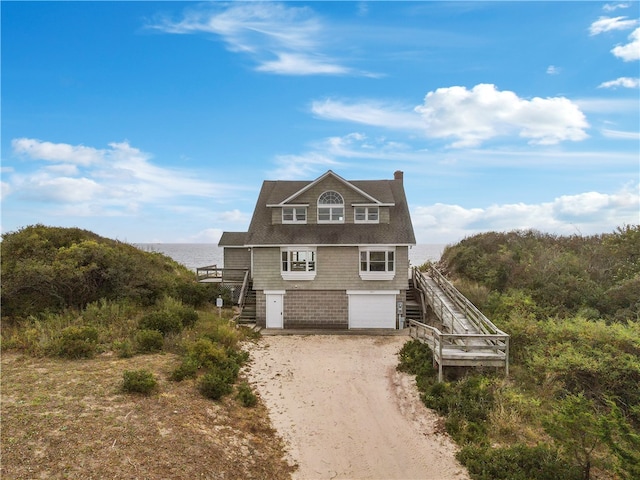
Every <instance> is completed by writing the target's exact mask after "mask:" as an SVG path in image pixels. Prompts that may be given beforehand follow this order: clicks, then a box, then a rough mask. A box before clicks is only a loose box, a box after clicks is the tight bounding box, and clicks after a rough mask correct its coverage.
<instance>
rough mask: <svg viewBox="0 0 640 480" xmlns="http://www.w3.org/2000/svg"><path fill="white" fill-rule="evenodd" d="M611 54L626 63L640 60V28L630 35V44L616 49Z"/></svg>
mask: <svg viewBox="0 0 640 480" xmlns="http://www.w3.org/2000/svg"><path fill="white" fill-rule="evenodd" d="M611 53H613V54H614V55H615V56H616V57H618V58H621V59H622V60H624V61H625V62H632V61H634V60H640V28H636V29H635V30H634V31H633V32H632V33H631V35H629V43H627V44H626V45H618V46H617V47H614V48H613V49H612V50H611Z"/></svg>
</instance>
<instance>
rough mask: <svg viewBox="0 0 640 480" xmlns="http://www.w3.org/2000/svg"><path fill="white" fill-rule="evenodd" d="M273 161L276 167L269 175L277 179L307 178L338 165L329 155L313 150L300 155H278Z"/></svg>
mask: <svg viewBox="0 0 640 480" xmlns="http://www.w3.org/2000/svg"><path fill="white" fill-rule="evenodd" d="M275 162H276V165H278V167H277V168H276V169H275V170H272V171H270V172H269V175H271V176H272V177H273V178H277V179H278V180H293V179H297V178H309V177H313V176H315V174H316V172H318V171H319V170H327V169H334V168H336V167H337V166H338V165H340V163H339V162H337V161H336V160H334V159H333V158H332V157H331V156H329V155H326V154H325V153H322V152H314V151H312V152H307V153H304V154H302V155H278V156H277V157H276V158H275Z"/></svg>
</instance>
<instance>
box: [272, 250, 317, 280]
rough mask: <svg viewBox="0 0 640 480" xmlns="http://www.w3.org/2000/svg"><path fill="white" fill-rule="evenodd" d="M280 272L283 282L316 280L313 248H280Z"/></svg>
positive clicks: (314, 251)
mask: <svg viewBox="0 0 640 480" xmlns="http://www.w3.org/2000/svg"><path fill="white" fill-rule="evenodd" d="M280 271H281V273H282V278H283V279H284V280H313V279H314V278H316V249H315V247H284V248H281V249H280Z"/></svg>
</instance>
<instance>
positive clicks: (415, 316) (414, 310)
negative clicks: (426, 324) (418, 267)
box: [405, 278, 423, 322]
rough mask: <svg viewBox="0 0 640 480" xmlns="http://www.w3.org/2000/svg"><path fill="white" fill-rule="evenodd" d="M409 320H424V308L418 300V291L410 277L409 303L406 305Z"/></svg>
mask: <svg viewBox="0 0 640 480" xmlns="http://www.w3.org/2000/svg"><path fill="white" fill-rule="evenodd" d="M405 309H406V315H407V322H408V321H409V320H417V321H418V322H422V318H423V316H422V309H421V307H420V302H419V301H418V291H417V289H416V287H415V285H414V284H413V279H412V278H410V279H409V289H408V290H407V303H406V305H405Z"/></svg>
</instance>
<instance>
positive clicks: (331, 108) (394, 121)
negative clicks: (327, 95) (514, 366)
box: [311, 99, 424, 130]
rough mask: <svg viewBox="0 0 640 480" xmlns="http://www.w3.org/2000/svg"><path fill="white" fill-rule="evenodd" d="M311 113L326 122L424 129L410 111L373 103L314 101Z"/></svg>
mask: <svg viewBox="0 0 640 480" xmlns="http://www.w3.org/2000/svg"><path fill="white" fill-rule="evenodd" d="M311 112H312V113H313V114H314V115H316V116H318V117H320V118H324V119H327V120H339V121H348V122H355V123H362V124H365V125H373V126H376V127H385V128H393V129H402V130H422V129H423V128H424V125H423V123H422V121H421V119H420V116H419V115H416V113H415V112H413V111H411V110H410V109H408V108H403V107H399V106H396V105H388V104H384V103H381V102H374V101H366V102H360V103H350V104H349V103H345V102H341V101H338V100H331V99H327V100H322V101H315V102H313V103H312V104H311Z"/></svg>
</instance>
